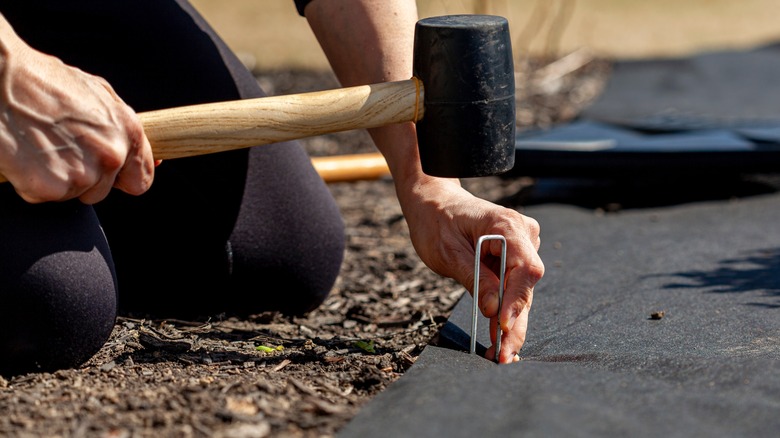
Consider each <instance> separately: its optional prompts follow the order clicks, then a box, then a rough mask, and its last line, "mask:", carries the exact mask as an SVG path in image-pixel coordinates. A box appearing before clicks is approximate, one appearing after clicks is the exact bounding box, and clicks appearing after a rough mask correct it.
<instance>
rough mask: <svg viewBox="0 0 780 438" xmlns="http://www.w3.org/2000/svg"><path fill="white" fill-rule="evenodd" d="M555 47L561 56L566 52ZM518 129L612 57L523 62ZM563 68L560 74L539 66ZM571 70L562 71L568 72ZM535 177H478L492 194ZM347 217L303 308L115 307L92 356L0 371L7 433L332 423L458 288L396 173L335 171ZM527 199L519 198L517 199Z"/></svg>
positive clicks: (578, 90)
mask: <svg viewBox="0 0 780 438" xmlns="http://www.w3.org/2000/svg"><path fill="white" fill-rule="evenodd" d="M559 61H562V59H553V60H549V62H557V64H556V65H557V66H558V67H561V66H562V64H565V62H559ZM518 64H519V66H518V107H517V112H518V128H519V129H524V128H527V127H540V126H548V125H551V124H554V123H557V122H561V121H565V120H567V119H570V118H572V117H575V116H576V115H577V113H578V112H579V111H580V110H581V108H582V107H583V106H584V105H586V104H587V102H589V101H590V99H592V98H593V97H594V96H596V95H597V94H598V92H599V91H600V90H601V86H602V84H603V83H604V80H605V77H606V76H607V75H608V71H609V65H608V63H607V62H605V61H601V60H596V59H593V60H590V61H589V62H585V63H579V64H578V65H575V66H574V67H573V68H571V69H569V70H567V69H566V68H565V65H564V66H563V67H564V69H563V70H561V69H560V68H558V69H548V70H544V69H542V68H540V67H541V66H544V65H547V64H548V61H546V60H527V61H523V62H520V63H518ZM549 71H555V72H556V73H555V75H556V76H555V77H551V76H549V75H548V76H544V75H542V73H544V72H549ZM561 72H563V73H561ZM256 76H257V78H258V81H259V83H260V84H261V86H263V88H264V89H266V91H267V92H268V93H269V94H288V93H294V92H304V91H312V90H319V89H326V88H333V87H337V86H338V84H337V82H336V81H335V79H334V78H333V76H332V75H331V74H330V73H329V72H319V71H270V72H256ZM303 143H304V145H305V147H306V148H307V150H308V151H309V152H310V154H311V155H312V156H319V155H336V154H343V153H357V152H373V151H374V147H373V145H372V144H371V142H370V140H369V138H368V136H367V134H366V133H365V132H362V131H354V132H346V133H339V134H332V135H327V136H321V137H314V138H309V139H305V140H303ZM532 184H533V181H532V180H530V179H528V178H513V179H505V178H500V177H491V178H479V179H474V180H468V181H464V185H465V186H466V188H467V189H468V190H470V191H472V192H473V193H475V194H476V195H478V196H481V197H483V198H485V199H490V200H496V201H498V200H501V199H516V198H513V197H512V195H513V194H515V193H517V192H518V191H520V190H522V189H523V188H525V187H528V186H529V185H532ZM329 187H330V188H331V191H332V193H333V195H334V197H335V199H336V201H337V202H338V204H339V206H340V208H341V210H342V212H343V217H344V220H345V223H346V226H347V239H348V241H347V252H346V257H345V262H344V265H343V269H342V273H341V275H340V277H339V278H338V280H337V283H336V285H335V288H334V290H333V292H332V294H331V296H330V297H329V298H328V299H327V301H326V302H325V303H324V304H323V305H322V306H321V307H320V308H318V309H316V310H314V311H312V312H311V313H309V314H307V315H305V316H299V317H290V316H285V315H280V314H270V313H269V314H260V315H254V316H252V317H251V318H248V319H235V318H224V317H222V318H220V317H214V318H213V319H212V320H210V321H207V322H196V321H178V320H164V321H157V320H154V321H152V320H134V319H127V318H119V319H118V320H117V323H116V325H115V328H114V331H113V334H112V336H111V338H110V339H109V341H108V342H107V343H106V344H105V346H104V347H103V349H102V350H101V351H100V352H99V353H98V354H97V355H96V356H94V357H93V358H92V359H91V360H90V361H89V362H88V363H86V364H84V365H83V366H81V367H79V368H75V369H67V370H61V371H57V372H54V373H32V374H26V375H22V376H16V377H13V378H3V377H0V413H2V414H1V415H0V435H2V436H7V437H38V436H46V437H92V436H95V437H167V436H175V437H263V436H275V437H315V436H316V437H323V436H334V435H335V434H337V433H338V431H339V430H340V428H341V427H343V426H344V425H345V424H346V423H347V422H349V420H350V419H351V418H352V417H353V416H354V415H355V414H356V413H357V412H358V411H359V410H360V409H361V407H362V406H364V405H365V404H366V403H368V402H369V401H370V400H371V399H372V398H373V397H374V396H376V395H377V394H378V393H380V392H381V391H383V390H384V389H385V388H387V386H388V385H390V384H391V383H393V382H394V381H396V380H397V379H399V378H400V377H402V376H403V374H404V373H405V372H406V371H407V370H408V369H409V368H410V367H411V366H412V365H413V364H414V362H415V360H416V358H417V357H418V355H419V354H420V353H421V351H422V350H423V349H424V348H425V347H426V346H427V345H430V344H435V342H436V334H437V332H438V329H439V328H440V327H441V326H442V324H443V323H444V322H445V321H446V320H447V318H448V316H449V312H450V311H451V310H452V308H453V306H454V305H455V304H456V303H457V301H458V300H459V299H460V297H461V295H462V294H463V293H464V288H463V287H462V286H460V285H459V284H457V283H455V282H454V281H452V280H450V279H445V278H442V277H439V276H438V275H436V274H434V273H433V272H432V271H430V270H429V269H428V268H427V267H426V266H425V265H424V264H423V263H422V262H421V261H420V259H419V258H418V257H417V255H416V253H415V252H414V249H413V248H412V245H411V243H410V241H409V237H408V230H407V227H406V222H405V220H404V218H403V216H402V214H401V211H400V207H399V206H398V203H397V200H396V198H395V193H394V189H393V184H392V181H390V180H389V179H379V180H372V181H357V182H349V183H333V184H330V185H329ZM511 206H512V207H513V208H516V209H518V210H520V211H522V208H523V207H522V205H511Z"/></svg>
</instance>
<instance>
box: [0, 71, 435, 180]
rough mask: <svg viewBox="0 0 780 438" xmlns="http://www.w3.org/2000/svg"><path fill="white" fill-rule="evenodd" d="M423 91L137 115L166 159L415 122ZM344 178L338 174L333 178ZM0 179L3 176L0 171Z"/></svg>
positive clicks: (382, 89) (302, 97)
mask: <svg viewBox="0 0 780 438" xmlns="http://www.w3.org/2000/svg"><path fill="white" fill-rule="evenodd" d="M423 93H424V91H423V86H422V84H421V83H420V81H418V80H417V79H416V78H412V79H409V80H405V81H397V82H385V83H379V84H372V85H362V86H357V87H346V88H337V89H332V90H324V91H315V92H310V93H300V94H289V95H283V96H270V97H260V98H256V99H244V100H236V101H228V102H216V103H209V104H201V105H191V106H183V107H177V108H169V109H162V110H156V111H148V112H143V113H139V117H140V119H141V123H142V124H143V126H144V131H145V132H146V136H147V137H148V138H149V142H150V143H151V145H152V151H153V154H154V158H156V159H161V160H169V159H174V158H183V157H191V156H195V155H204V154H211V153H216V152H224V151H229V150H234V149H242V148H247V147H252V146H260V145H265V144H270V143H278V142H282V141H287V140H296V139H301V138H305V137H311V136H316V135H323V134H329V133H333V132H342V131H349V130H353V129H364V128H375V127H379V126H387V125H391V124H395V123H403V122H417V121H418V120H420V119H421V118H422V116H423V113H424V108H423ZM375 158H376V156H374V159H375ZM332 167H333V166H331V168H332ZM345 178H346V177H345V176H343V175H342V176H340V177H339V178H338V179H342V180H343V179H345ZM0 181H6V179H5V178H4V177H3V176H2V175H0Z"/></svg>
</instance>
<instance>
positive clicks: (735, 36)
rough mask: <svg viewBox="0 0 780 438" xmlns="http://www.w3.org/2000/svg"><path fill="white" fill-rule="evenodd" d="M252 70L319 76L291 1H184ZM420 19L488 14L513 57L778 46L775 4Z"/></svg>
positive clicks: (613, 2)
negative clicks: (500, 22) (509, 40)
mask: <svg viewBox="0 0 780 438" xmlns="http://www.w3.org/2000/svg"><path fill="white" fill-rule="evenodd" d="M191 1H192V4H193V5H194V6H195V7H196V8H197V9H198V10H199V11H200V12H201V13H202V14H203V15H204V16H205V17H206V19H208V20H209V22H211V24H212V25H213V26H214V27H215V29H217V31H218V32H219V33H220V35H222V37H223V38H224V39H225V41H226V42H227V44H228V45H229V46H230V47H231V48H232V49H233V50H234V51H236V52H237V53H239V55H240V56H241V57H242V58H243V59H245V61H246V63H247V64H248V65H250V66H253V67H255V68H256V69H265V70H267V69H278V68H309V69H325V68H327V61H326V59H325V57H324V56H323V55H322V53H321V52H320V49H319V46H318V45H317V42H316V40H315V39H314V36H313V35H312V33H311V31H310V30H309V28H308V25H307V24H306V20H305V19H304V18H302V17H300V16H298V14H297V12H296V11H295V7H294V6H293V1H292V0H191ZM417 4H418V11H419V14H420V17H428V16H433V15H442V14H459V13H491V14H496V15H503V16H505V17H507V18H508V19H509V22H510V30H511V32H512V37H513V45H514V48H515V51H516V52H518V54H520V53H522V54H533V55H548V56H551V57H557V56H562V55H564V54H566V53H569V52H572V51H574V50H576V49H581V48H587V49H589V50H591V51H592V52H593V53H594V54H595V55H596V56H601V57H608V58H639V57H655V56H679V55H685V54H689V53H691V52H695V51H701V50H712V49H722V48H740V47H752V46H756V45H760V44H765V43H767V42H770V41H774V40H780V22H778V20H777V17H778V16H780V14H778V13H779V12H780V2H778V1H777V0H741V1H735V0H683V1H680V0H653V1H641V0H418V2H417Z"/></svg>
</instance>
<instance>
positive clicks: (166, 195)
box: [0, 0, 544, 375]
mask: <svg viewBox="0 0 780 438" xmlns="http://www.w3.org/2000/svg"><path fill="white" fill-rule="evenodd" d="M295 4H296V6H297V8H298V11H299V13H300V14H301V15H302V16H304V17H305V19H306V20H307V21H308V23H309V25H310V27H311V29H312V30H313V32H314V34H315V35H316V37H317V39H318V41H319V42H320V44H321V46H322V49H323V51H324V53H325V54H326V55H327V58H328V60H329V61H330V63H331V65H332V66H333V70H334V72H335V73H336V75H337V77H338V79H339V81H340V82H341V84H342V85H343V86H351V85H357V84H366V83H378V82H385V81H394V80H402V79H408V78H409V77H411V62H412V46H413V33H414V25H415V23H416V21H417V11H416V4H415V2H414V1H413V0H406V1H393V2H387V1H385V0H313V1H305V0H296V1H295ZM291 7H293V6H292V4H291ZM0 14H2V16H0V59H2V62H1V63H0V84H1V85H0V105H2V109H1V112H0V174H2V175H3V176H4V177H5V178H6V179H7V181H8V183H2V184H0V239H2V242H3V243H2V245H0V266H1V267H2V268H0V303H2V305H1V306H0V374H4V375H14V374H19V373H25V372H35V371H53V370H57V369H62V368H71V367H75V366H79V365H80V364H83V363H84V362H85V361H87V360H88V359H89V358H90V357H92V356H93V355H94V354H95V353H96V352H97V351H98V350H99V349H100V348H101V346H102V345H103V344H104V343H105V342H106V340H107V339H108V337H109V336H110V333H111V331H112V328H113V326H114V324H115V318H116V316H117V314H123V315H144V316H147V317H166V318H171V317H179V318H184V317H187V318H196V317H202V316H208V315H215V314H221V313H222V314H229V315H246V314H250V313H259V312H262V311H268V310H272V311H279V312H285V313H289V314H302V313H306V312H308V311H311V310H312V309H314V308H316V307H317V306H318V305H319V304H321V303H322V302H323V300H324V299H325V298H326V297H327V294H328V293H329V291H330V289H331V287H332V286H333V284H334V282H335V279H336V277H337V275H338V273H339V270H340V267H341V263H342V260H343V255H344V238H345V236H344V224H343V221H342V218H341V216H340V212H339V209H338V206H337V205H336V203H335V202H334V199H333V198H332V196H331V194H330V192H329V190H328V188H327V186H326V184H325V183H324V182H323V181H322V179H321V178H320V177H319V175H318V174H317V173H316V171H315V170H314V168H313V166H312V164H311V160H310V159H309V157H308V156H307V154H306V153H305V151H304V150H303V148H302V147H301V146H300V145H299V144H298V143H296V142H289V143H280V144H272V145H266V146H262V147H256V148H247V149H242V150H237V151H231V152H222V153H216V154H210V155H202V156H197V157H190V158H181V159H175V160H166V161H164V162H160V161H156V160H155V158H154V156H153V153H152V150H151V147H150V144H149V141H148V139H147V137H146V135H145V133H144V130H143V126H142V125H141V123H140V122H139V117H138V115H137V113H138V112H141V111H147V110H153V109H159V108H170V107H176V106H182V105H188V104H197V103H207V102H215V101H225V100H233V99H243V98H253V97H261V96H264V94H263V92H262V90H260V88H259V86H258V83H257V81H256V79H255V78H254V76H253V75H252V74H251V73H250V72H249V71H248V70H247V69H246V68H245V67H244V66H243V65H242V64H241V63H240V62H239V60H238V59H237V57H236V56H235V55H234V54H233V53H232V52H231V51H230V50H229V49H228V47H227V46H226V45H225V43H224V42H223V41H222V40H221V39H220V38H219V37H218V35H216V33H215V31H214V30H213V29H212V28H211V27H210V26H209V25H208V24H207V23H206V21H205V20H204V18H203V17H202V16H200V15H199V14H198V13H197V11H196V10H195V9H194V7H193V6H192V5H190V4H189V3H188V2H187V0H136V1H133V2H124V1H106V0H71V1H62V0H37V1H27V2H18V1H14V0H0ZM302 19H303V18H302ZM370 134H371V137H372V139H373V141H374V142H375V144H376V146H377V148H378V149H379V150H380V151H381V152H382V153H383V154H384V156H385V158H386V160H387V163H388V166H389V168H390V170H391V172H392V176H393V181H394V184H395V187H396V190H397V193H398V200H399V202H400V205H401V207H402V210H403V213H404V216H405V218H406V220H407V222H408V225H409V229H410V235H411V241H412V243H413V246H414V248H415V249H416V251H417V253H418V254H419V256H420V258H421V260H422V261H424V262H425V263H426V265H427V266H428V267H430V268H431V269H432V270H433V271H435V272H436V273H438V274H440V275H442V276H446V277H451V278H454V279H456V280H457V281H459V282H460V283H461V284H463V285H464V286H465V287H466V288H467V289H469V290H470V289H471V288H472V285H473V272H474V269H473V260H474V251H475V245H476V240H477V238H478V237H479V236H481V235H485V234H501V235H504V236H505V237H506V238H507V242H508V245H507V246H508V249H507V268H506V269H507V271H506V272H507V273H506V291H505V296H504V306H503V308H502V310H501V319H500V320H501V324H502V327H503V329H504V330H505V332H504V334H503V336H502V349H501V357H500V362H502V363H506V362H511V361H513V360H516V359H517V356H516V353H518V352H519V350H520V348H521V346H522V344H523V342H524V339H525V335H526V329H527V324H528V315H529V310H530V306H531V303H532V296H533V290H534V286H535V284H536V283H537V282H538V281H539V280H540V279H541V277H542V276H543V274H544V266H543V263H542V261H541V259H540V258H539V256H538V254H537V251H538V248H539V245H540V240H539V224H538V223H537V222H536V221H535V220H534V219H532V218H529V217H526V216H523V215H521V214H520V213H518V212H516V211H514V210H512V209H507V208H504V207H500V206H498V205H495V204H493V203H490V202H488V201H485V200H482V199H479V198H477V197H474V196H473V195H472V194H470V193H469V192H467V191H466V190H464V189H463V188H462V187H461V186H460V183H459V181H458V180H457V179H447V178H435V177H431V176H428V175H426V174H424V173H423V172H422V170H421V167H420V163H419V157H418V152H417V145H416V138H415V127H414V125H413V124H412V123H405V124H397V125H391V126H386V127H381V128H375V129H371V130H370ZM493 242H494V243H496V245H493V244H489V245H484V249H483V250H484V251H485V253H486V254H484V256H483V263H485V266H486V267H491V268H492V269H487V268H486V269H483V270H481V272H482V274H481V278H480V279H479V282H480V290H481V291H482V293H481V294H480V295H481V296H480V308H481V310H482V312H483V314H484V315H486V316H487V317H489V318H490V319H491V322H492V324H491V325H492V326H493V327H494V328H495V324H496V321H497V318H498V304H497V301H498V300H497V291H498V276H497V272H496V271H495V268H494V266H495V263H493V262H494V261H496V260H497V258H498V257H499V256H500V242H497V241H493ZM278 285H283V286H282V287H281V288H280V286H278ZM491 331H492V332H494V330H491ZM494 342H495V340H494ZM487 354H488V356H489V357H493V356H492V355H493V354H495V353H494V350H493V347H491V348H490V349H489V350H488V353H487Z"/></svg>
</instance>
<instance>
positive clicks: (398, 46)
mask: <svg viewBox="0 0 780 438" xmlns="http://www.w3.org/2000/svg"><path fill="white" fill-rule="evenodd" d="M306 18H307V19H308V21H309V24H310V26H311V28H312V30H313V32H314V34H315V36H316V37H317V39H318V41H319V42H320V45H321V46H322V48H323V51H324V52H325V54H326V56H327V57H328V60H329V61H330V63H331V65H332V67H333V70H334V72H335V73H336V76H337V77H338V79H339V81H340V82H341V84H342V85H344V86H353V85H362V84H370V83H379V82H389V81H401V80H408V79H410V78H411V77H412V61H413V51H414V26H415V24H416V22H417V7H416V3H415V2H414V0H405V1H387V0H316V1H313V2H312V3H310V4H309V6H307V8H306ZM369 132H370V134H371V136H372V138H373V140H374V143H375V144H376V146H377V148H378V149H379V150H380V151H381V152H382V153H383V155H384V156H385V159H386V160H387V163H388V166H389V168H390V171H391V173H392V174H393V178H394V180H395V183H396V185H397V186H402V187H405V188H406V189H404V190H399V195H400V196H404V194H413V193H414V191H413V190H412V189H413V188H414V187H416V186H419V185H420V184H424V183H426V182H428V181H431V180H432V178H431V177H428V176H427V175H425V174H424V173H423V172H422V169H421V167H420V159H419V153H418V150H417V141H416V134H415V130H414V125H413V124H412V123H405V124H399V125H391V126H386V127H381V128H375V129H371V130H369ZM407 189H409V190H407Z"/></svg>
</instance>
